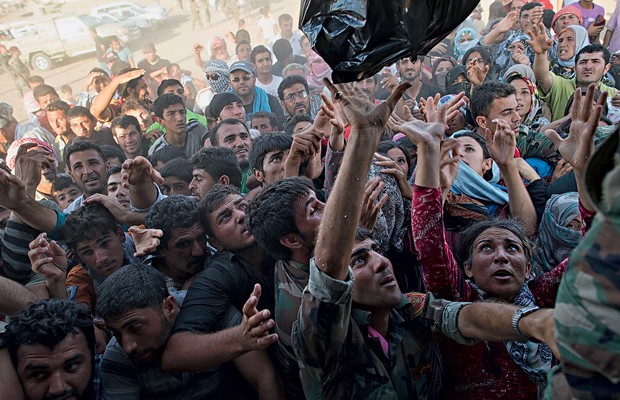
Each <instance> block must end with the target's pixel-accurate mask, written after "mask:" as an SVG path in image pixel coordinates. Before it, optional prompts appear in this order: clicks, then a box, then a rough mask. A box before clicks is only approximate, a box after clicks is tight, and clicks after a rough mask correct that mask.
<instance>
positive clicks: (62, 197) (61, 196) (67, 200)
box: [53, 185, 82, 210]
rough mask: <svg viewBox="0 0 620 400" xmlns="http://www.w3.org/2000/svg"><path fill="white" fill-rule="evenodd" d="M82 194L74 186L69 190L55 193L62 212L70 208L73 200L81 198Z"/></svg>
mask: <svg viewBox="0 0 620 400" xmlns="http://www.w3.org/2000/svg"><path fill="white" fill-rule="evenodd" d="M81 194H82V191H81V190H80V189H79V188H78V187H77V186H74V185H71V186H69V187H68V188H65V189H62V190H58V191H55V192H54V193H53V195H54V198H55V199H56V202H58V205H59V206H60V209H61V210H64V209H65V208H67V207H69V204H71V203H72V202H73V200H75V199H77V198H78V197H80V195H81Z"/></svg>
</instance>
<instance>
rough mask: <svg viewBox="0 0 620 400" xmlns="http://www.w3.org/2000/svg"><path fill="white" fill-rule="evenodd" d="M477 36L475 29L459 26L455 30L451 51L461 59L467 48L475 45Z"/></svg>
mask: <svg viewBox="0 0 620 400" xmlns="http://www.w3.org/2000/svg"><path fill="white" fill-rule="evenodd" d="M477 36H478V35H477V34H476V31H475V30H474V29H472V28H469V27H464V28H461V29H459V30H458V31H457V32H456V34H455V35H454V47H453V52H454V57H456V58H457V60H459V61H461V60H462V59H463V55H464V54H465V53H466V52H467V50H468V49H470V48H472V47H473V46H475V44H476V39H477Z"/></svg>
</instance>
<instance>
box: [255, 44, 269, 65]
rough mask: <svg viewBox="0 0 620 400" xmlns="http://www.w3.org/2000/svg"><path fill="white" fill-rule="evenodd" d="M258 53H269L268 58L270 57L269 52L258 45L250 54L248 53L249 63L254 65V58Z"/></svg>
mask: <svg viewBox="0 0 620 400" xmlns="http://www.w3.org/2000/svg"><path fill="white" fill-rule="evenodd" d="M260 53H269V57H271V51H270V50H269V49H268V48H266V47H265V46H263V45H262V44H259V45H258V46H256V47H254V48H253V49H252V52H251V53H250V61H252V63H254V64H256V56H257V55H258V54H260Z"/></svg>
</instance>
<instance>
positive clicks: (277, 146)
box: [249, 132, 293, 172]
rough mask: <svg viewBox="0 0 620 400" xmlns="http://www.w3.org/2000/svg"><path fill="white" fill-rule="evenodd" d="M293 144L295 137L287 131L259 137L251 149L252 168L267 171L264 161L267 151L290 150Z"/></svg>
mask: <svg viewBox="0 0 620 400" xmlns="http://www.w3.org/2000/svg"><path fill="white" fill-rule="evenodd" d="M292 144H293V138H292V137H291V135H288V134H286V133H281V132H276V133H269V134H265V135H262V136H259V137H257V138H256V140H254V143H253V144H252V149H251V150H250V156H249V158H250V168H256V169H257V170H259V171H260V172H265V170H264V169H263V161H264V160H265V156H266V155H267V153H269V152H270V151H274V150H288V149H290V148H291V145H292Z"/></svg>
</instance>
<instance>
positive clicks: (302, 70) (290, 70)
mask: <svg viewBox="0 0 620 400" xmlns="http://www.w3.org/2000/svg"><path fill="white" fill-rule="evenodd" d="M295 75H297V76H301V77H302V78H305V77H306V66H305V65H303V64H298V63H294V62H292V63H290V64H287V65H286V66H285V67H284V68H282V79H286V78H288V77H289V76H295Z"/></svg>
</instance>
